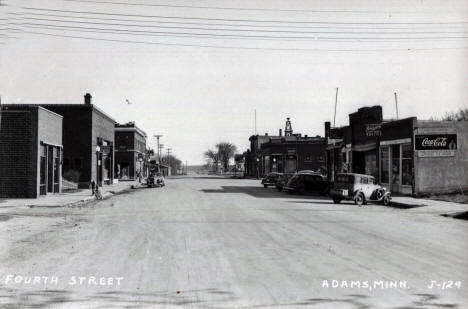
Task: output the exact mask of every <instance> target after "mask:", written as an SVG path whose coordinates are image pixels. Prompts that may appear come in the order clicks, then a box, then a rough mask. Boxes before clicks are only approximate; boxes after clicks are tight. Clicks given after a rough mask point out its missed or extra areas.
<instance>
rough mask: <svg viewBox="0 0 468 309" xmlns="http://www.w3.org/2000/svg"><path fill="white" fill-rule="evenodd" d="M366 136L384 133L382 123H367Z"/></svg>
mask: <svg viewBox="0 0 468 309" xmlns="http://www.w3.org/2000/svg"><path fill="white" fill-rule="evenodd" d="M365 127H366V136H381V135H382V124H381V123H373V124H366V125H365Z"/></svg>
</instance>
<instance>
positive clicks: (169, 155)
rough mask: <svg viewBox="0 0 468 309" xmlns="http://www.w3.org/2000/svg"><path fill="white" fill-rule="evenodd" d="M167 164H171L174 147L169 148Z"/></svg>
mask: <svg viewBox="0 0 468 309" xmlns="http://www.w3.org/2000/svg"><path fill="white" fill-rule="evenodd" d="M166 151H167V165H169V166H171V151H172V148H167V150H166Z"/></svg>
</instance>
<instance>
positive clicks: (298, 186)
mask: <svg viewBox="0 0 468 309" xmlns="http://www.w3.org/2000/svg"><path fill="white" fill-rule="evenodd" d="M331 185H332V184H331V182H329V181H327V179H326V177H325V176H323V175H320V174H319V173H317V172H303V171H301V172H299V173H296V174H294V176H292V177H291V179H289V181H288V182H287V184H286V185H285V186H284V188H283V189H284V190H285V191H287V192H288V193H290V194H292V193H295V192H298V193H301V194H305V193H319V194H321V195H326V194H328V191H329V190H330V188H331Z"/></svg>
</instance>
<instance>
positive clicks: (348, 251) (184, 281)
mask: <svg viewBox="0 0 468 309" xmlns="http://www.w3.org/2000/svg"><path fill="white" fill-rule="evenodd" d="M467 232H468V223H467V221H463V220H456V219H452V218H444V217H440V216H435V215H434V214H431V213H425V212H424V210H423V208H421V211H409V210H403V209H397V208H391V207H383V206H377V205H368V206H365V207H362V208H359V207H356V206H355V205H353V204H340V205H334V204H332V203H331V201H330V200H329V199H325V198H322V197H316V196H305V197H304V196H291V195H288V194H284V193H279V192H276V191H275V190H274V189H264V188H262V187H260V186H259V182H258V181H254V180H234V179H222V178H216V177H203V178H200V177H198V178H197V177H185V178H173V179H169V180H167V186H166V187H165V188H162V189H155V188H153V189H140V190H135V191H133V192H132V193H130V194H124V195H119V196H116V197H113V198H111V199H109V200H105V201H102V202H99V203H96V204H93V205H89V206H88V207H85V208H40V209H39V208H33V209H28V208H14V209H8V210H2V212H1V214H0V245H1V251H0V304H1V305H2V306H3V307H5V308H272V307H273V308H281V307H282V308H440V307H442V308H467V307H468V290H467V287H466V286H467V284H468V259H467V253H468V246H467V242H466V237H467ZM15 276H16V277H15ZM18 276H21V277H18ZM31 276H45V277H44V278H41V279H40V281H39V280H36V282H35V284H33V282H34V281H32V282H31V283H26V282H27V281H28V280H29V279H28V278H29V277H31ZM79 277H83V278H82V279H81V280H82V282H81V284H79V283H78V282H79V279H78V278H79ZM91 277H95V278H91ZM46 278H47V279H46ZM53 278H55V279H53ZM30 279H31V280H33V278H30ZM36 279H37V278H36ZM15 280H17V282H15ZM46 280H48V281H47V282H46ZM51 280H52V281H51ZM100 280H101V281H100ZM333 280H338V282H339V283H340V285H344V284H348V285H351V281H354V282H353V285H356V284H357V282H358V281H359V283H360V284H361V287H360V288H358V287H356V286H354V287H353V288H351V287H349V286H348V287H346V286H342V287H339V288H333V287H332V284H334V283H336V281H333ZM431 280H435V281H437V283H440V286H434V287H433V288H430V287H428V286H430V285H431ZM449 280H452V281H460V282H461V287H460V288H459V287H457V286H455V285H452V286H450V288H448V285H450V284H449V282H448V281H449ZM444 281H445V282H446V283H445V284H444ZM324 282H328V283H329V286H328V287H327V286H324V285H326V283H324ZM390 282H392V283H394V282H398V287H397V288H395V287H394V286H387V288H385V286H384V288H382V285H381V284H382V283H384V284H389V283H390ZM102 283H104V284H105V285H104V284H102ZM366 284H367V285H369V286H370V287H371V288H369V287H368V286H367V285H366ZM374 284H376V285H375V286H374ZM405 285H406V286H405Z"/></svg>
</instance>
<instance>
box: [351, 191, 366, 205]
mask: <svg viewBox="0 0 468 309" xmlns="http://www.w3.org/2000/svg"><path fill="white" fill-rule="evenodd" d="M354 203H355V204H356V205H358V206H362V205H363V204H364V203H365V198H364V194H362V193H358V195H356V197H355V198H354Z"/></svg>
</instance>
